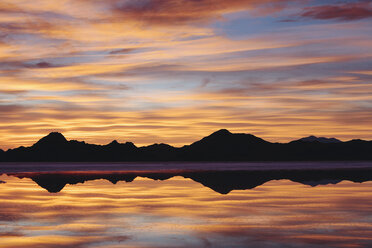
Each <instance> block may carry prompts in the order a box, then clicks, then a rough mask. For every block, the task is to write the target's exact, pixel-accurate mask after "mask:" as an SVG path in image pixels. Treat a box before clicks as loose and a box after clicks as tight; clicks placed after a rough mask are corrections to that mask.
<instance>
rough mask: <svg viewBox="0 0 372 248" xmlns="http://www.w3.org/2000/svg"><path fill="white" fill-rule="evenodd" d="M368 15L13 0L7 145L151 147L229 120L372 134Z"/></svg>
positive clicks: (274, 136)
mask: <svg viewBox="0 0 372 248" xmlns="http://www.w3.org/2000/svg"><path fill="white" fill-rule="evenodd" d="M369 11H370V3H369V1H348V2H343V3H339V2H338V1H322V3H321V4H319V2H318V1H294V0H293V1H290V0H288V1H276V0H266V1H255V0H237V1H222V0H198V1H196V0H193V1H185V0H165V1H157V0H146V1H145V0H143V1H124V0H120V1H119V0H108V1H98V0H61V1H59V2H58V4H57V3H52V2H50V1H44V0H35V1H33V2H32V3H31V2H25V1H18V0H4V1H1V3H0V12H1V18H0V118H1V120H2V121H1V123H0V148H2V149H7V148H11V147H16V146H19V145H30V144H32V143H33V142H35V140H37V139H38V138H40V137H42V136H44V135H45V134H46V133H48V132H50V131H60V132H63V133H64V134H65V135H66V136H67V137H68V138H69V139H84V140H87V141H89V142H92V143H108V142H110V141H111V140H112V139H118V140H119V141H122V142H124V141H126V140H130V141H133V142H135V143H136V144H138V145H144V144H150V143H153V142H165V143H170V144H172V145H180V146H181V145H184V144H187V143H190V142H192V141H194V140H196V139H198V138H201V137H203V136H205V135H207V134H209V133H211V132H212V131H214V130H216V129H219V128H228V129H231V131H235V132H246V133H248V132H249V133H253V134H256V135H258V136H262V137H263V138H265V139H268V140H270V141H288V140H291V139H294V138H299V137H302V136H308V135H310V134H314V135H322V136H335V137H337V138H340V139H350V138H364V139H372V136H371V132H370V130H369V126H370V125H371V124H372V118H371V115H370V113H371V109H372V102H371V94H372V85H371V78H372V73H371V64H372V54H371V51H372V50H371V42H370V41H371V36H372V35H371V33H372V32H371V31H372V30H371V25H370V20H371V19H370V18H369V15H370V14H368V13H369ZM293 17H296V18H297V19H296V20H297V21H296V22H283V21H282V20H284V19H293ZM319 19H320V20H321V21H319ZM288 130H291V132H290V133H289V132H288Z"/></svg>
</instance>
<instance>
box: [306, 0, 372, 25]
mask: <svg viewBox="0 0 372 248" xmlns="http://www.w3.org/2000/svg"><path fill="white" fill-rule="evenodd" d="M301 17H304V18H311V19H318V20H330V19H334V20H342V21H354V20H360V19H366V18H371V17H372V5H371V3H370V1H362V2H358V3H345V4H337V5H321V6H314V7H307V8H305V9H304V12H303V13H302V14H301Z"/></svg>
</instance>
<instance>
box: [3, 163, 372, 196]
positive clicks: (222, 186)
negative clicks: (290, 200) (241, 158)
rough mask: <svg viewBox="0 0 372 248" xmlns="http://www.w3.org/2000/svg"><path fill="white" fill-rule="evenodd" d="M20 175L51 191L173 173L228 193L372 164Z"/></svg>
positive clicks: (330, 180)
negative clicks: (85, 184)
mask: <svg viewBox="0 0 372 248" xmlns="http://www.w3.org/2000/svg"><path fill="white" fill-rule="evenodd" d="M10 175H13V176H17V177H19V178H31V179H32V180H33V181H34V182H36V183H37V184H38V185H39V186H40V187H42V188H44V189H46V190H48V191H49V192H51V193H57V192H59V191H61V190H62V189H63V188H64V187H65V185H66V184H77V183H84V182H86V181H91V180H97V179H105V180H108V181H110V182H111V183H113V184H116V183H117V182H119V181H125V182H132V181H133V180H134V179H135V178H136V177H146V178H150V179H153V180H167V179H169V178H172V177H175V176H182V177H184V178H190V179H192V180H193V181H195V182H199V183H201V184H202V185H204V186H205V187H208V188H211V189H213V190H214V191H216V192H218V193H221V194H227V193H229V192H230V191H232V190H243V189H253V188H255V187H257V186H259V185H262V184H264V183H266V182H268V181H271V180H281V179H287V180H291V181H293V182H298V183H302V184H305V185H310V186H317V185H325V184H337V183H339V182H341V181H343V180H349V181H352V182H365V181H371V180H372V168H361V169H318V170H270V171H264V170H259V171H258V170H256V171H165V172H78V173H54V172H53V173H37V172H35V173H18V174H16V173H14V174H10Z"/></svg>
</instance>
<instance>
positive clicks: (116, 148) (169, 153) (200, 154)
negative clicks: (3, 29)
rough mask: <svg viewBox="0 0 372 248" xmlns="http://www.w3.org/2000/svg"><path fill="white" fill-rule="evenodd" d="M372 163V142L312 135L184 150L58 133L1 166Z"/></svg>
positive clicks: (229, 136) (200, 144) (212, 142)
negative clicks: (93, 140)
mask: <svg viewBox="0 0 372 248" xmlns="http://www.w3.org/2000/svg"><path fill="white" fill-rule="evenodd" d="M331 160H333V161H372V141H364V140H351V141H347V142H342V141H339V140H337V139H334V138H330V139H329V138H323V137H320V138H318V137H315V136H310V137H306V138H303V139H300V140H296V141H292V142H289V143H271V142H268V141H265V140H263V139H261V138H259V137H256V136H254V135H251V134H244V133H231V132H229V131H228V130H226V129H221V130H219V131H217V132H214V133H212V134H211V135H209V136H207V137H204V138H202V139H201V140H199V141H196V142H194V143H192V144H190V145H186V146H183V147H180V148H177V147H173V146H170V145H167V144H153V145H150V146H143V147H137V146H135V145H134V144H133V143H131V142H126V143H119V142H118V141H116V140H114V141H112V142H111V143H109V144H107V145H94V144H87V143H85V142H84V141H76V140H67V139H66V138H65V137H64V136H63V135H62V134H61V133H58V132H53V133H50V134H48V135H47V136H45V137H43V138H41V139H40V140H39V141H37V142H36V143H35V144H34V145H32V146H30V147H23V146H21V147H19V148H15V149H9V150H8V151H6V152H5V151H2V150H0V162H12V161H14V162H42V161H45V162H69V161H70V162H72V161H74V162H125V161H331Z"/></svg>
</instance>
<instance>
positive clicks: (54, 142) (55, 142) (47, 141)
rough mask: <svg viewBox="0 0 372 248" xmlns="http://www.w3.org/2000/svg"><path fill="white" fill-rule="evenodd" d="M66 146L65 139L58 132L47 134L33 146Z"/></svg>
mask: <svg viewBox="0 0 372 248" xmlns="http://www.w3.org/2000/svg"><path fill="white" fill-rule="evenodd" d="M66 144H68V141H67V139H66V138H65V136H63V135H62V134H61V133H58V132H52V133H50V134H48V135H47V136H45V137H43V138H41V139H40V140H39V141H38V142H36V143H35V144H34V146H35V147H41V146H45V147H47V146H48V147H49V146H53V147H55V146H64V145H66Z"/></svg>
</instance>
